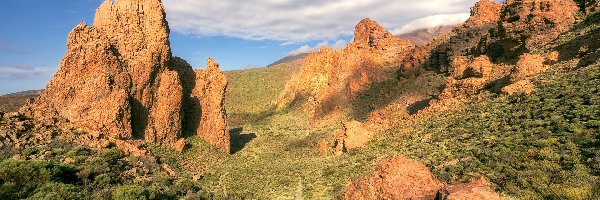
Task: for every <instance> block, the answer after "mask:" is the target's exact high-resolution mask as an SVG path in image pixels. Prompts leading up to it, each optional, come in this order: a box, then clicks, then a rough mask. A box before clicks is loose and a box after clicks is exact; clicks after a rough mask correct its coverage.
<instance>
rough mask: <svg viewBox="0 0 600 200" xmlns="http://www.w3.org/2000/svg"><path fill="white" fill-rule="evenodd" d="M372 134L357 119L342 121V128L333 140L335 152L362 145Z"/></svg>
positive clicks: (343, 151)
mask: <svg viewBox="0 0 600 200" xmlns="http://www.w3.org/2000/svg"><path fill="white" fill-rule="evenodd" d="M372 137H373V134H372V133H371V132H370V131H369V130H368V129H366V128H365V127H363V124H362V123H360V122H358V121H351V122H347V123H342V129H341V130H340V132H339V133H338V134H336V136H335V140H334V142H333V145H334V148H335V151H336V152H342V153H345V152H347V151H349V150H351V149H355V148H360V147H363V146H364V145H365V144H367V142H369V141H370V140H371V138H372Z"/></svg>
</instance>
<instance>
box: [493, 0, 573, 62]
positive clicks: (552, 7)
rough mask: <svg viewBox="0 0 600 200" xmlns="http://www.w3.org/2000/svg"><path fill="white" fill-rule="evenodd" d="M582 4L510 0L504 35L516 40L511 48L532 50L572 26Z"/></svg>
mask: <svg viewBox="0 0 600 200" xmlns="http://www.w3.org/2000/svg"><path fill="white" fill-rule="evenodd" d="M577 11H579V7H578V6H577V4H576V3H575V1H573V0H507V1H506V5H505V7H504V10H503V12H502V17H501V23H500V25H501V29H500V32H501V36H502V37H503V38H505V39H508V40H509V41H512V42H513V43H514V46H515V47H509V49H508V50H511V51H515V50H519V49H526V50H531V49H534V48H536V47H539V46H540V45H543V44H545V43H547V42H550V41H552V40H553V39H555V38H556V37H557V36H558V35H559V34H560V33H562V32H564V31H567V30H569V29H570V28H571V27H572V26H573V24H574V23H575V20H576V16H575V15H576V13H577Z"/></svg>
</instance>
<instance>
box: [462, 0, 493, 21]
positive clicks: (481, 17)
mask: <svg viewBox="0 0 600 200" xmlns="http://www.w3.org/2000/svg"><path fill="white" fill-rule="evenodd" d="M501 11H502V4H501V3H498V2H496V1H493V0H480V1H479V2H477V3H475V6H473V7H471V17H469V19H468V20H467V21H466V22H465V23H464V24H463V26H465V27H466V26H483V25H489V24H495V23H497V22H498V20H499V19H500V12H501Z"/></svg>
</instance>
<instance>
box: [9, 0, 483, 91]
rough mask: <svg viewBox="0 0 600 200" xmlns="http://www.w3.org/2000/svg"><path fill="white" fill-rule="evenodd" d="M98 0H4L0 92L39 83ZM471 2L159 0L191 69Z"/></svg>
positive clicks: (444, 12)
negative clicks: (367, 21) (365, 22)
mask: <svg viewBox="0 0 600 200" xmlns="http://www.w3.org/2000/svg"><path fill="white" fill-rule="evenodd" d="M102 1H103V0H5V1H3V2H2V6H0V18H1V19H3V20H1V21H0V95H2V94H7V93H12V92H18V91H23V90H30V89H42V88H44V87H45V85H46V84H47V82H48V81H49V80H50V79H51V78H52V75H53V73H54V72H55V71H56V69H57V66H58V64H59V62H60V59H61V58H62V56H63V55H64V53H65V51H66V39H67V35H68V33H69V31H71V29H72V28H73V27H74V26H76V25H77V24H79V23H80V22H87V23H88V24H89V25H91V24H92V22H93V18H94V15H95V10H96V8H97V7H98V5H100V3H102ZM474 2H475V0H421V1H413V0H395V1H391V0H343V1H342V0H334V1H322V0H302V1H300V0H297V1H294V0H244V1H236V0H219V1H208V0H163V3H164V4H165V8H166V13H167V17H168V18H167V19H168V21H169V24H170V26H171V47H172V49H173V55H174V56H179V57H182V58H184V59H186V60H187V61H188V62H189V63H190V64H192V66H194V68H204V65H205V62H206V58H207V57H209V56H210V57H214V58H215V59H216V60H217V61H218V62H219V63H220V64H221V67H222V69H224V70H234V69H243V68H250V67H260V66H266V65H268V64H270V63H272V62H274V61H276V60H278V59H280V58H283V57H285V56H286V55H290V54H294V53H302V52H308V51H311V50H314V49H315V48H317V47H318V46H324V45H327V46H332V47H334V48H341V47H343V46H344V45H345V44H346V43H347V42H348V41H351V40H352V32H353V30H354V25H355V24H356V23H357V22H358V21H359V20H360V19H362V18H366V17H369V18H372V19H375V20H376V21H378V22H380V23H381V24H382V25H383V26H384V27H385V28H386V29H389V30H391V31H392V32H394V33H402V32H406V31H410V30H414V29H419V28H425V27H427V26H435V25H442V24H452V23H454V24H456V23H459V22H461V21H464V19H465V17H466V16H468V12H469V7H470V6H472V5H473V4H474Z"/></svg>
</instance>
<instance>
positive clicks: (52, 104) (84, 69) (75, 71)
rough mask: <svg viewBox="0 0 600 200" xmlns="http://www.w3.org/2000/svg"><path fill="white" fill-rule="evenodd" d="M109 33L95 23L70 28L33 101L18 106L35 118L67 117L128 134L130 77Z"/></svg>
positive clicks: (80, 123) (81, 124) (90, 127)
mask: <svg viewBox="0 0 600 200" xmlns="http://www.w3.org/2000/svg"><path fill="white" fill-rule="evenodd" d="M119 66H120V60H119V59H118V55H116V54H115V52H114V51H113V48H112V47H111V44H110V42H109V41H108V39H107V38H106V37H105V36H104V34H102V33H101V32H100V31H98V30H97V29H95V28H93V27H87V26H86V25H85V23H82V24H79V25H78V26H77V27H75V28H74V29H73V31H71V33H70V34H69V38H68V43H67V53H66V55H65V57H64V58H63V60H62V61H61V63H60V66H59V69H58V71H57V72H56V74H55V75H54V78H53V79H52V81H51V82H50V83H49V85H48V86H47V87H46V90H45V91H44V92H43V93H42V94H41V95H40V97H38V99H37V101H35V102H34V103H30V104H28V105H26V106H25V107H24V108H22V111H23V112H25V113H29V114H30V115H33V116H35V117H36V118H39V119H44V120H49V121H53V118H66V119H68V120H69V121H70V122H71V123H73V124H75V125H77V126H79V127H81V128H84V129H86V130H88V131H90V132H96V133H97V132H102V133H110V135H111V136H112V137H115V138H122V139H129V138H131V137H132V130H131V106H130V104H129V92H130V88H129V85H131V78H130V77H129V76H128V75H127V73H126V72H125V70H124V69H123V68H121V67H119Z"/></svg>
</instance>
